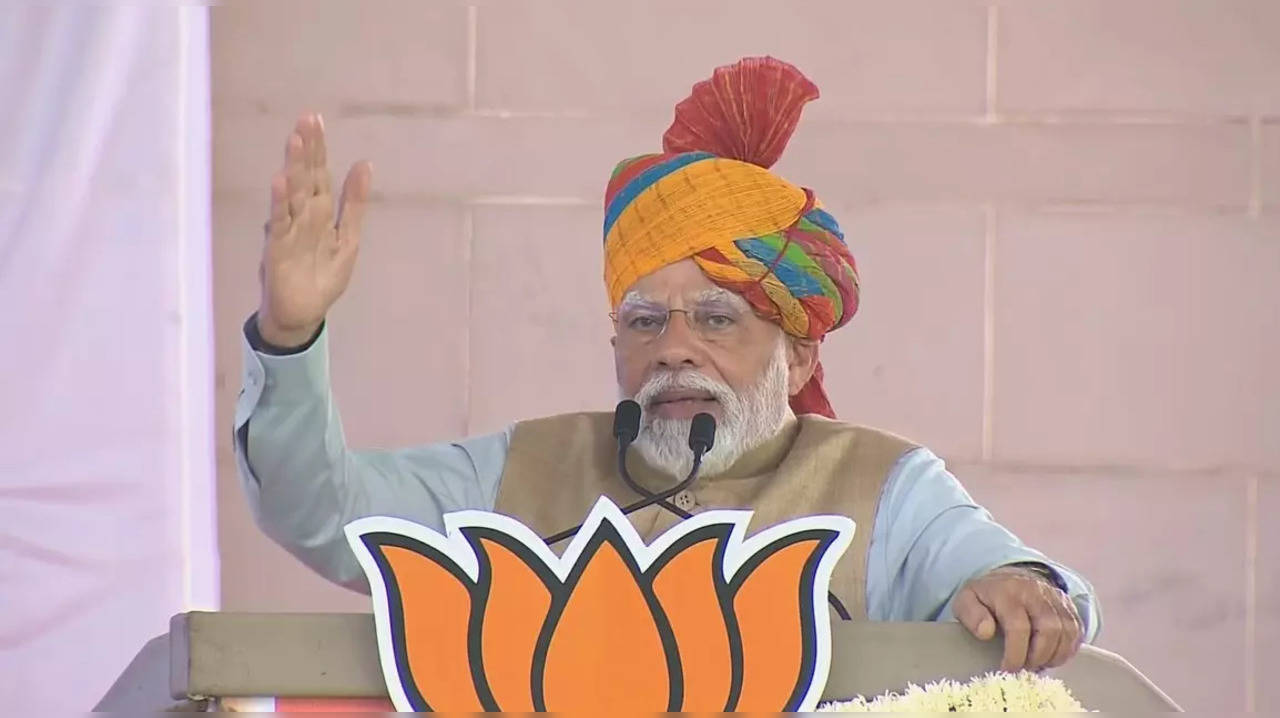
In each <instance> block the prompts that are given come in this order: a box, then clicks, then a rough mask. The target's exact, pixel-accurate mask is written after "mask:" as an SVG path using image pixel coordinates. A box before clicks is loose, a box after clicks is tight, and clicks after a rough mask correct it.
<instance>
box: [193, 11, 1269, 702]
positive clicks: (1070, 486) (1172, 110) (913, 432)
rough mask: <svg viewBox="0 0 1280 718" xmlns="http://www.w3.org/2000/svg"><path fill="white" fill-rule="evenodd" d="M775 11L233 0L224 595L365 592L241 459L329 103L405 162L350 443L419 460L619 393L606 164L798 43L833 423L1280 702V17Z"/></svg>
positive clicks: (1129, 641)
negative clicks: (288, 144) (459, 440)
mask: <svg viewBox="0 0 1280 718" xmlns="http://www.w3.org/2000/svg"><path fill="white" fill-rule="evenodd" d="M779 7H782V6H781V4H779V3H776V2H772V3H759V2H741V1H739V2H733V3H728V2H708V3H687V2H676V1H674V0H659V1H656V2H645V3H626V4H623V3H612V2H610V3H602V2H564V1H554V2H553V1H550V0H544V1H542V2H499V1H498V0H477V1H476V2H473V3H465V2H461V1H456V2H455V1H442V2H433V3H422V2H386V1H380V2H362V3H360V4H359V5H357V4H356V3H354V2H350V3H343V4H337V3H326V4H316V3H303V2H298V1H297V0H291V1H288V2H284V1H273V2H270V3H248V2H243V1H242V0H232V1H231V2H227V3H224V4H222V5H221V6H218V7H215V8H214V9H213V10H212V31H213V34H212V45H213V93H214V186H215V202H214V240H215V241H214V246H215V287H216V310H217V332H218V334H217V346H218V356H217V360H218V377H219V384H218V387H219V388H218V392H219V393H218V412H219V413H218V425H219V426H220V427H222V429H224V430H220V432H219V434H218V438H219V441H220V443H219V449H220V453H219V460H220V506H219V508H220V525H221V550H222V556H223V567H222V580H223V606H224V607H225V608H226V609H228V610H247V609H254V610H258V609H261V610H334V609H352V610H363V609H364V608H365V607H366V604H365V603H364V600H363V599H362V598H361V597H359V596H356V595H354V594H350V593H347V592H344V591H343V590H341V589H338V588H334V587H331V586H328V585H326V584H325V583H324V582H323V581H322V580H321V579H319V578H316V577H314V576H312V575H310V574H309V573H308V572H307V571H306V569H304V568H303V567H301V566H300V565H298V564H296V563H295V562H294V561H293V560H292V559H291V558H289V557H288V556H287V555H286V554H284V553H283V552H282V551H281V550H279V549H277V548H275V547H274V546H273V545H272V544H271V543H270V542H269V541H268V540H267V539H265V538H264V537H262V536H261V535H260V534H259V533H258V532H257V530H256V529H255V528H254V526H253V525H252V522H251V520H250V519H249V517H248V513H247V510H246V509H245V504H244V499H243V497H242V496H241V493H240V489H239V486H238V484H237V483H236V480H235V476H234V464H233V462H232V460H231V446H230V443H229V440H230V422H231V407H232V405H233V402H234V399H235V396H236V393H237V391H238V381H239V372H240V357H239V345H238V330H239V327H240V324H241V323H242V322H243V320H244V317H245V316H246V315H247V314H248V313H249V312H250V311H252V309H253V308H254V306H255V305H256V291H257V289H256V266H257V252H258V250H259V247H260V241H261V239H260V231H261V230H260V226H261V222H262V220H263V219H264V217H265V211H266V198H267V189H266V188H267V181H268V178H269V176H270V173H271V171H272V170H273V169H274V168H275V167H276V166H277V164H278V163H279V160H280V156H281V153H282V143H283V139H284V136H285V134H286V133H287V132H288V130H289V128H290V125H291V122H292V120H293V118H294V117H295V116H296V114H297V113H299V112H300V111H303V110H305V109H317V110H320V111H321V112H323V113H324V116H325V122H326V126H327V128H328V131H329V136H330V140H331V146H330V157H331V158H332V159H333V161H334V164H335V165H336V166H339V167H342V168H345V166H346V165H347V164H348V163H349V162H350V161H352V160H354V159H356V158H358V157H367V158H369V159H372V160H373V162H374V164H375V167H376V178H375V189H376V192H377V202H376V204H375V206H374V207H373V208H372V209H371V210H370V212H369V217H368V232H367V239H366V241H365V245H364V248H363V249H362V256H361V260H360V264H359V266H358V268H357V273H356V278H355V280H354V283H353V285H352V287H351V290H350V292H349V293H348V296H347V297H345V298H344V300H343V301H342V302H341V304H340V306H339V307H338V308H337V309H336V310H335V312H334V313H333V316H332V319H331V331H332V333H333V341H332V347H333V374H334V383H335V385H336V391H337V398H338V401H339V402H340V406H341V407H342V410H343V417H344V423H345V426H346V429H347V433H348V437H349V439H350V440H351V441H352V443H353V444H355V445H358V446H401V445H407V444H413V443H420V442H427V441H433V440H441V439H447V438H453V437H457V436H459V435H461V434H464V433H473V432H480V431H489V430H495V429H498V428H500V427H501V426H503V425H504V424H506V423H507V422H509V421H511V420H514V419H518V418H523V417H530V416H536V415H541V414H546V413H552V412H561V411H568V410H574V409H584V408H607V407H609V406H611V405H612V402H613V400H614V393H615V390H614V387H613V377H612V365H611V354H610V350H609V346H608V336H609V334H608V330H609V325H608V320H607V317H606V316H605V314H606V312H607V311H608V310H607V307H606V306H605V299H604V292H603V288H602V286H601V282H600V279H599V276H600V264H599V263H600V244H599V243H600V237H599V226H600V221H601V211H600V198H601V192H602V190H603V187H604V183H605V180H606V178H607V176H608V173H609V171H610V169H611V168H612V166H613V163H614V162H615V161H616V160H618V159H620V158H621V157H624V156H628V155H632V154H637V153H640V152H647V151H653V150H656V149H658V142H659V138H660V135H661V133H662V130H663V129H665V127H666V124H667V122H668V121H669V119H670V113H671V107H672V106H673V104H674V103H675V102H676V101H678V100H679V99H681V98H682V97H683V96H684V94H685V93H686V92H687V90H688V88H689V86H690V85H691V84H692V83H693V82H695V81H697V80H699V79H701V78H702V77H704V76H705V75H707V74H708V73H709V71H710V70H711V69H712V68H713V67H714V66H716V65H719V64H724V63H727V62H731V61H733V60H735V59H737V58H738V57H740V56H742V55H747V54H773V55H775V56H778V57H781V58H783V59H786V60H788V61H790V62H793V63H795V64H797V65H798V66H799V67H801V68H802V69H803V70H804V71H805V72H806V73H808V74H809V75H810V76H811V77H812V78H813V79H814V80H815V81H816V82H817V83H818V84H819V86H820V87H821V88H822V92H823V98H822V99H821V100H819V101H817V102H816V103H814V104H812V105H810V107H809V109H808V110H806V115H805V118H804V121H803V122H802V123H801V126H800V128H799V131H798V132H797V135H796V137H795V140H794V142H793V144H792V146H791V148H790V151H789V152H788V154H787V155H786V156H785V157H784V159H783V161H782V163H781V164H780V166H779V167H778V169H779V171H780V172H782V173H783V174H784V175H786V176H787V177H789V178H790V179H792V180H794V181H796V182H798V183H801V184H804V185H807V186H812V187H814V188H815V189H816V190H817V191H818V192H819V195H820V196H821V197H822V198H823V199H824V201H825V202H826V203H827V204H828V205H829V206H830V207H831V208H832V210H833V212H834V213H835V214H836V216H837V217H838V218H840V220H841V221H842V223H843V225H844V227H845V230H846V233H847V238H848V241H849V244H850V246H851V247H852V249H853V251H854V253H855V255H856V256H857V257H858V259H859V263H860V267H861V270H862V276H863V282H864V304H863V308H862V310H861V311H860V313H859V316H858V317H857V318H856V319H855V320H854V321H853V322H852V323H851V324H850V325H849V326H848V327H847V328H845V329H843V330H841V331H840V332H838V333H836V334H835V335H833V336H832V337H831V338H830V340H829V341H828V342H827V343H826V345H825V348H824V352H825V354H824V358H825V362H826V365H827V367H828V374H829V376H830V389H831V392H832V395H833V400H834V402H835V405H836V408H837V410H838V411H839V412H841V414H842V415H843V416H844V417H846V418H849V419H852V420H855V421H858V422H863V423H869V424H874V425H878V426H882V427H885V428H888V429H892V430H895V431H898V432H902V433H905V434H908V435H910V436H912V437H914V438H916V439H918V440H919V441H922V442H924V443H926V444H928V445H930V446H932V447H933V448H934V449H935V450H936V451H938V452H939V453H940V454H942V455H943V456H944V457H945V458H946V459H948V461H950V462H951V463H952V465H953V468H954V469H955V470H956V472H957V474H958V475H959V476H960V477H961V479H962V481H964V482H965V484H966V485H967V486H968V487H969V488H970V489H971V490H972V491H973V493H974V494H975V495H976V496H977V497H978V499H979V500H981V501H983V502H985V503H986V504H988V505H989V506H990V507H991V508H992V510H993V511H994V512H995V513H996V515H997V517H998V518H999V519H1000V520H1002V521H1003V522H1005V523H1006V524H1007V525H1009V526H1010V527H1012V528H1013V529H1014V530H1015V531H1017V532H1018V533H1019V534H1020V535H1022V536H1023V537H1024V538H1025V539H1026V540H1027V541H1029V542H1031V543H1033V544H1035V545H1037V546H1040V547H1042V548H1044V549H1045V550H1046V551H1049V552H1051V553H1053V554H1054V555H1055V556H1058V557H1060V558H1061V559H1062V560H1064V561H1067V562H1069V563H1071V564H1073V565H1074V566H1077V567H1078V568H1079V569H1081V570H1082V571H1083V572H1085V573H1086V574H1087V575H1088V576H1089V577H1091V578H1092V580H1093V581H1094V582H1095V583H1096V584H1097V587H1098V590H1099V592H1100V593H1101V596H1102V601H1103V607H1104V611H1105V614H1106V628H1105V630H1104V633H1103V636H1102V640H1101V645H1103V646H1104V647H1108V648H1111V649H1113V650H1116V651H1118V652H1120V653H1121V654H1123V655H1125V656H1126V657H1128V658H1129V659H1130V660H1132V661H1133V662H1134V663H1135V664H1136V665H1138V666H1139V667H1140V668H1142V669H1143V670H1144V671H1146V672H1147V673H1148V674H1149V675H1150V676H1151V677H1152V678H1153V679H1154V680H1155V681H1156V682H1157V683H1159V684H1160V685H1162V686H1164V687H1165V688H1166V689H1168V690H1169V691H1170V693H1171V694H1172V695H1173V696H1174V697H1175V698H1176V699H1178V700H1179V701H1181V702H1182V703H1183V704H1184V706H1186V707H1189V708H1193V709H1195V708H1198V709H1209V708H1221V709H1236V710H1239V709H1245V708H1252V707H1254V706H1266V705H1273V704H1275V703H1276V702H1277V701H1280V687H1278V686H1277V685H1276V683H1275V682H1274V681H1267V680H1265V678H1266V677H1267V676H1275V675H1277V674H1280V661H1277V658H1276V657H1275V655H1274V652H1272V651H1269V650H1265V649H1266V648H1267V647H1271V646H1275V645H1277V644H1278V643H1280V598H1277V597H1278V596H1280V530H1277V528H1276V526H1277V524H1276V523H1274V522H1271V521H1265V520H1263V517H1267V516H1271V515H1273V514H1274V513H1276V512H1277V511H1280V378H1278V375H1277V372H1276V367H1280V289H1277V285H1278V283H1280V42H1277V41H1276V38H1277V37H1280V5H1277V4H1276V3H1274V2H1270V0H1217V1H1215V2H1213V3H1208V2H1192V1H1191V0H1143V1H1131V0H1119V1H1117V0H1110V1H1103V0H1044V1H1036V0H1024V1H1019V2H1003V1H1002V2H981V1H979V0H955V1H953V2H925V1H923V0H860V1H850V0H812V1H810V2H805V3H803V5H799V4H797V5H796V6H795V7H794V8H790V9H783V10H779V9H778V8H779ZM517 369H518V370H519V371H520V372H521V373H527V374H529V375H533V376H537V377H538V380H537V381H536V382H529V381H522V380H519V379H518V378H517V376H516V372H517ZM264 572H266V573H267V575H271V576H273V580H270V581H263V580H261V578H260V576H261V575H263V573H264Z"/></svg>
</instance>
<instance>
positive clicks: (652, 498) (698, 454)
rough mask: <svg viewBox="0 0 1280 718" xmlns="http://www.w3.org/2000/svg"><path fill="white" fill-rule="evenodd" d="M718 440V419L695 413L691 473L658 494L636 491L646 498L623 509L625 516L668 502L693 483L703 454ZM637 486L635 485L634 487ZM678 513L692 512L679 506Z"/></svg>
mask: <svg viewBox="0 0 1280 718" xmlns="http://www.w3.org/2000/svg"><path fill="white" fill-rule="evenodd" d="M715 441H716V420H715V417H713V416H711V415H710V414H706V413H699V414H695V415H694V417H693V421H692V422H691V423H690V426H689V448H690V449H692V450H693V468H692V469H691V470H690V471H689V475H688V476H686V477H685V479H684V481H681V482H680V483H678V484H676V485H675V486H672V487H671V488H669V489H667V490H666V491H660V492H658V493H656V494H654V493H650V492H648V491H643V490H638V491H636V493H639V494H644V495H646V497H645V498H643V499H641V500H639V501H637V502H635V503H634V504H631V505H629V506H626V507H624V508H623V509H622V514H623V515H624V516H625V515H627V514H630V513H632V512H634V511H639V510H640V509H643V508H644V507H646V506H652V505H653V504H656V503H658V502H664V503H665V502H666V500H667V499H669V498H671V497H672V496H675V495H676V494H678V493H680V492H681V491H684V490H685V489H687V488H689V486H690V485H692V484H693V482H694V480H696V479H697V478H698V470H699V469H701V468H702V455H703V454H705V453H707V452H708V451H710V450H711V447H712V446H713V445H714V444H715ZM632 488H633V489H634V488H635V487H634V486H633V487H632ZM677 513H682V514H684V516H683V517H682V518H689V516H691V515H692V514H689V513H688V512H687V511H683V510H680V509H678V508H677Z"/></svg>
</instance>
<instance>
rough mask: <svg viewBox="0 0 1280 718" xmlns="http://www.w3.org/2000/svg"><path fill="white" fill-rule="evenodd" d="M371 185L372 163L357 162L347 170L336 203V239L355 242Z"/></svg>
mask: <svg viewBox="0 0 1280 718" xmlns="http://www.w3.org/2000/svg"><path fill="white" fill-rule="evenodd" d="M372 186H373V164H372V163H371V162H369V161H367V160H366V161H363V162H357V163H355V164H354V165H352V166H351V169H350V171H348V172H347V178H346V179H345V180H344V181H343V183H342V198H341V200H340V201H339V204H338V223H337V224H338V241H339V242H341V243H344V244H345V243H348V242H357V241H359V238H360V226H361V224H362V223H363V222H364V213H365V209H366V208H367V207H368V205H369V189H370V187H372Z"/></svg>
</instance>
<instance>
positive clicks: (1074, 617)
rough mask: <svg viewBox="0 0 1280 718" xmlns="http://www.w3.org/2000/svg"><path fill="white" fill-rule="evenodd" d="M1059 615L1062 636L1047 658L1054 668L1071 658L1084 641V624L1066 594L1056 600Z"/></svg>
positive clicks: (1050, 665) (1049, 664)
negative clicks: (1062, 628) (1062, 626)
mask: <svg viewBox="0 0 1280 718" xmlns="http://www.w3.org/2000/svg"><path fill="white" fill-rule="evenodd" d="M1058 606H1059V615H1060V616H1062V620H1063V625H1064V626H1065V628H1064V630H1063V632H1062V637H1061V638H1060V639H1059V640H1058V648H1057V650H1056V651H1055V652H1054V654H1053V657H1052V658H1050V659H1049V663H1048V666H1049V667H1050V668H1056V667H1058V666H1061V665H1062V664H1064V663H1066V662H1067V661H1069V660H1071V657H1072V656H1074V655H1075V654H1076V652H1078V651H1079V650H1080V644H1081V643H1083V642H1084V626H1083V625H1082V623H1081V621H1080V614H1079V613H1078V612H1077V611H1076V606H1075V604H1074V603H1072V602H1071V599H1070V598H1068V597H1067V596H1065V595H1064V596H1062V597H1061V598H1060V600H1059V601H1058Z"/></svg>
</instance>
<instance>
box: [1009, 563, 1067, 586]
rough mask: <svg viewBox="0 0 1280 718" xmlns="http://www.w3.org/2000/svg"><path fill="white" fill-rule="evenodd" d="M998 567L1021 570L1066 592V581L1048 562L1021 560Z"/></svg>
mask: <svg viewBox="0 0 1280 718" xmlns="http://www.w3.org/2000/svg"><path fill="white" fill-rule="evenodd" d="M1000 569H1009V570H1013V571H1018V572H1021V573H1023V574H1025V575H1029V576H1033V577H1034V578H1036V579H1038V580H1041V581H1044V582H1045V583H1047V584H1049V585H1050V586H1053V587H1054V588H1056V589H1058V590H1059V591H1062V592H1063V593H1067V586H1066V583H1065V582H1064V581H1063V580H1062V577H1061V576H1059V575H1058V572H1057V571H1055V570H1053V568H1052V567H1051V566H1049V565H1048V564H1043V563H1040V562H1039V561H1021V562H1018V563H1011V564H1008V565H1005V566H1001V567H1000ZM1000 569H996V570H1000Z"/></svg>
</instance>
